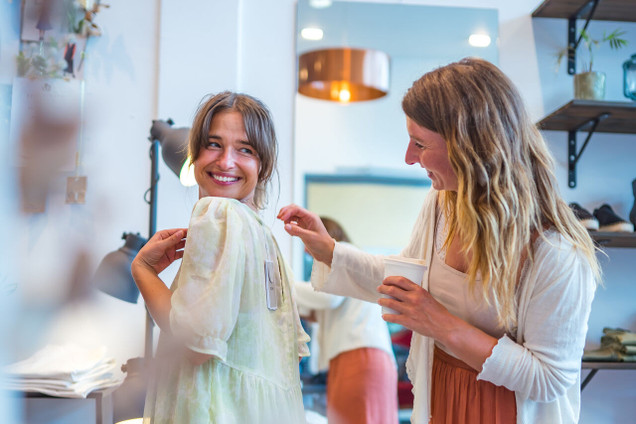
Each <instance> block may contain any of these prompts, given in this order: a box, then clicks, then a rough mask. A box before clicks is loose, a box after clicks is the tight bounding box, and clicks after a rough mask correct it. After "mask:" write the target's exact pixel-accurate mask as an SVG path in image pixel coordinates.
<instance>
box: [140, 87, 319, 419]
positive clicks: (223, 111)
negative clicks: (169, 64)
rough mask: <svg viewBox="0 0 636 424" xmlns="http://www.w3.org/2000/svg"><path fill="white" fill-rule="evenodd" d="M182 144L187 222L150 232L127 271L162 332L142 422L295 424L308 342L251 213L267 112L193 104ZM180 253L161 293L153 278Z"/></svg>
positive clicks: (268, 124) (271, 146)
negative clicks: (193, 191) (190, 167)
mask: <svg viewBox="0 0 636 424" xmlns="http://www.w3.org/2000/svg"><path fill="white" fill-rule="evenodd" d="M189 137H190V139H189V153H190V156H191V158H192V159H191V160H192V163H193V164H194V174H195V177H196V181H197V183H198V184H199V200H198V202H197V203H196V204H195V206H194V209H193V212H192V217H191V219H190V225H189V227H188V229H187V230H186V229H171V230H163V231H159V232H157V233H156V234H155V235H154V236H153V237H152V238H151V239H150V240H149V241H148V243H147V244H146V245H145V246H144V247H143V248H142V249H141V250H140V251H139V253H138V254H137V256H136V257H135V259H134V261H133V263H132V274H133V278H134V279H135V282H136V283H137V286H138V287H139V290H140V292H141V294H142V296H143V298H144V301H145V302H146V306H147V308H148V310H149V311H150V314H151V315H152V317H153V318H154V320H155V322H156V323H157V324H158V326H159V327H160V329H161V336H160V339H159V345H158V348H157V355H156V359H155V361H156V363H155V367H154V374H153V375H152V381H151V384H150V386H149V390H148V394H147V397H146V406H145V411H144V422H146V421H148V422H151V423H153V424H162V423H215V424H238V423H250V424H255V423H256V424H258V423H262V424H271V423H290V424H291V423H294V424H296V423H303V422H305V414H304V407H303V402H302V392H301V387H300V375H299V367H298V361H299V357H302V356H307V355H308V354H309V352H308V348H307V342H308V341H309V337H308V336H307V334H306V333H305V332H304V330H303V329H302V326H301V324H300V318H299V316H298V311H297V308H296V305H295V303H294V298H293V294H294V291H293V284H292V283H291V282H292V281H293V277H292V276H291V273H290V271H289V269H288V267H287V266H286V264H285V262H284V261H283V258H282V256H281V253H280V251H279V249H278V246H277V244H276V241H275V239H274V237H273V236H272V234H271V232H270V230H269V228H268V227H267V226H266V225H265V224H264V223H263V221H262V219H261V218H260V217H259V215H258V213H257V212H258V210H259V209H261V208H262V207H263V206H264V203H265V194H266V185H267V183H268V181H269V180H270V178H271V176H272V173H273V172H274V171H275V169H276V135H275V132H274V125H273V122H272V118H271V115H270V113H269V111H268V109H267V108H266V107H265V105H264V104H263V103H261V102H260V101H259V100H257V99H255V98H253V97H251V96H248V95H245V94H237V93H231V92H223V93H220V94H217V95H215V96H210V97H209V98H208V99H207V100H206V101H204V102H203V103H202V104H201V105H200V107H199V109H198V111H197V114H196V117H195V118H194V122H193V125H192V128H191V130H190V136H189ZM186 237H187V238H186ZM181 257H182V258H183V260H182V263H181V266H180V268H179V271H178V273H177V276H176V277H175V280H174V283H173V285H172V287H171V289H168V288H167V287H166V285H165V284H164V283H163V281H162V280H161V279H160V278H159V273H160V272H161V271H163V270H164V269H165V268H166V267H167V266H168V265H169V264H170V263H172V262H173V261H174V260H176V259H179V258H181Z"/></svg>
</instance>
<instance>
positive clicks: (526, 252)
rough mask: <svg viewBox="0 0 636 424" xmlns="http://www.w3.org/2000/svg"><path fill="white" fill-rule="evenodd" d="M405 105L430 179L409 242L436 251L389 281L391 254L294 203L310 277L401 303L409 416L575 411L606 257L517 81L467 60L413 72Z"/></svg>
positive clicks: (493, 422) (347, 292)
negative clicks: (345, 239) (336, 235)
mask: <svg viewBox="0 0 636 424" xmlns="http://www.w3.org/2000/svg"><path fill="white" fill-rule="evenodd" d="M402 109H403V111H404V113H405V114H406V128H407V131H408V134H409V140H408V146H407V148H406V156H405V161H406V163H407V164H409V165H414V164H417V165H419V166H421V167H422V168H425V169H426V172H427V175H428V177H429V178H430V179H431V182H432V189H431V190H430V191H429V193H428V195H427V197H426V199H425V200H424V205H423V207H422V209H421V212H420V215H419V217H418V219H417V222H416V223H415V226H414V228H413V232H412V237H411V240H410V242H409V244H408V245H407V246H406V248H405V249H404V250H403V252H402V256H404V257H409V258H416V259H423V260H424V261H425V262H426V263H427V265H428V268H427V271H426V274H425V276H424V278H423V281H422V283H421V284H420V282H412V281H409V280H407V279H405V278H403V277H397V276H390V277H387V278H386V279H384V280H383V270H384V267H383V261H382V257H378V256H373V255H369V254H366V253H364V252H360V251H359V250H356V249H355V248H353V247H351V246H347V245H345V244H343V243H337V242H335V241H334V240H333V238H332V237H331V236H330V235H329V233H328V232H327V230H326V229H325V227H324V226H323V225H322V223H321V221H320V219H319V217H318V216H316V215H315V214H313V213H311V212H309V211H306V210H305V209H303V208H300V207H298V206H295V205H290V206H286V207H284V208H282V209H281V211H280V213H279V218H280V219H281V220H283V221H284V222H285V230H286V231H287V232H288V233H289V234H291V235H293V236H298V237H300V238H301V239H302V240H303V242H304V244H305V247H306V249H307V250H308V251H309V252H310V254H311V255H312V256H313V257H314V258H315V259H316V261H314V268H313V270H312V278H311V280H312V284H313V285H314V287H315V288H316V289H317V290H322V291H327V292H330V293H334V294H338V295H344V296H353V297H359V298H365V299H376V300H377V301H378V303H379V304H380V305H383V306H386V307H388V308H391V309H394V310H395V311H397V312H398V313H397V314H386V315H383V317H384V319H385V320H386V321H389V322H393V323H396V324H401V325H403V326H405V327H407V328H410V329H411V330H413V338H412V341H411V350H410V355H409V358H408V363H407V370H408V372H409V377H410V379H411V381H412V382H413V392H414V406H413V415H412V422H413V423H416V424H425V423H432V424H437V423H454V424H461V423H471V424H480V423H483V424H486V423H488V424H502V423H520V424H521V423H550V424H566V423H567V424H572V423H577V422H578V420H579V411H580V376H581V356H582V353H583V347H584V344H585V336H586V332H587V320H588V317H589V314H590V309H591V304H592V299H593V297H594V293H595V289H596V286H597V284H598V282H599V280H600V275H599V274H600V271H599V264H598V261H597V258H596V254H595V246H594V244H593V242H592V240H591V238H590V236H589V234H588V232H587V230H586V229H585V228H584V227H583V225H582V224H581V223H580V222H579V221H578V219H577V218H576V217H575V216H574V213H573V212H572V210H571V209H570V208H569V207H568V205H567V204H566V203H565V202H564V201H563V199H562V198H561V196H560V194H559V189H558V185H557V183H556V179H555V176H554V169H553V168H554V161H553V158H552V156H551V154H550V152H549V150H548V147H547V145H546V143H545V141H544V139H543V138H542V136H541V134H540V132H539V131H538V129H537V128H536V126H535V125H534V123H533V122H532V121H531V120H530V117H529V116H528V113H527V112H526V110H525V106H524V105H523V102H522V99H521V97H520V95H519V94H518V91H517V89H516V88H515V87H514V85H513V84H512V82H511V81H510V80H509V79H508V78H507V77H506V76H505V75H504V74H503V73H502V72H501V71H500V70H499V69H498V68H497V67H496V66H494V65H492V64H491V63H489V62H487V61H484V60H482V59H475V58H466V59H463V60H461V61H459V62H455V63H451V64H449V65H446V66H442V67H440V68H438V69H435V70H433V71H431V72H428V73H426V74H424V75H423V76H422V77H421V78H420V79H418V80H417V81H415V82H414V83H413V85H412V87H411V88H410V89H409V90H408V92H407V93H406V95H405V96H404V98H403V100H402ZM391 206H392V207H395V208H399V207H400V205H391ZM381 294H384V295H389V296H392V297H394V298H395V299H381V298H380V295H381Z"/></svg>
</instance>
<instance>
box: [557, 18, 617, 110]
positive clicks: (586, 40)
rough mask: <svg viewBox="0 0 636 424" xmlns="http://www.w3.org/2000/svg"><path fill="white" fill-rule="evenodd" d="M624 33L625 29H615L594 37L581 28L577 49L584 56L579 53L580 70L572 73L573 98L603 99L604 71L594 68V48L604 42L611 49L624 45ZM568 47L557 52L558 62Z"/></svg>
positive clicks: (567, 50)
mask: <svg viewBox="0 0 636 424" xmlns="http://www.w3.org/2000/svg"><path fill="white" fill-rule="evenodd" d="M624 34H625V31H622V30H620V29H615V30H614V31H612V32H611V33H609V34H607V33H605V32H604V33H603V37H602V38H601V39H594V38H592V36H591V35H590V33H589V32H588V31H587V30H585V29H582V30H581V32H580V36H581V42H580V43H579V45H578V47H577V49H579V50H583V52H584V53H585V56H583V57H581V55H580V54H579V57H581V60H580V62H581V65H582V71H581V72H578V73H576V74H575V75H574V98H576V99H589V100H603V99H604V98H605V73H603V72H599V71H595V70H594V50H595V49H596V48H598V47H600V45H601V44H604V43H607V44H609V47H610V49H612V50H617V49H620V48H621V47H624V46H626V45H627V40H626V39H625V38H623V35H624ZM569 49H571V47H568V48H566V49H564V50H562V51H561V52H560V53H559V58H558V62H559V63H561V60H562V59H563V58H564V57H565V56H567V54H568V52H569ZM579 53H581V52H579Z"/></svg>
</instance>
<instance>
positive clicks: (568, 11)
mask: <svg viewBox="0 0 636 424" xmlns="http://www.w3.org/2000/svg"><path fill="white" fill-rule="evenodd" d="M586 3H587V0H578V1H577V0H545V1H544V2H543V3H541V4H540V5H539V6H538V7H537V8H536V9H535V10H534V11H533V12H532V17H533V18H561V19H569V18H570V17H572V16H574V15H575V14H576V13H577V12H578V11H579V10H580V9H581V7H582V6H584V5H585V4H586ZM583 18H585V16H583V17H581V19H583ZM592 19H594V20H596V21H616V22H636V2H634V1H633V0H603V1H601V2H600V3H599V5H598V7H597V9H596V11H595V13H594V16H593V17H592Z"/></svg>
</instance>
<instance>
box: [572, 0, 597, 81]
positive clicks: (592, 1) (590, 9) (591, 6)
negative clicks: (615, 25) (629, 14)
mask: <svg viewBox="0 0 636 424" xmlns="http://www.w3.org/2000/svg"><path fill="white" fill-rule="evenodd" d="M599 1H600V0H589V1H588V2H587V3H585V4H584V5H583V6H582V7H581V8H580V9H579V10H578V11H577V12H576V13H574V14H573V15H572V16H570V17H569V18H568V74H570V75H574V74H575V73H576V49H577V48H578V47H579V44H581V39H582V38H583V37H582V36H581V35H579V38H578V40H577V38H576V20H577V19H579V18H580V17H581V16H583V15H585V14H586V13H587V18H585V25H583V29H582V30H581V32H582V31H585V30H586V29H587V26H588V24H589V23H590V21H591V20H592V17H593V16H594V12H595V11H596V6H598V3H599Z"/></svg>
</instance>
